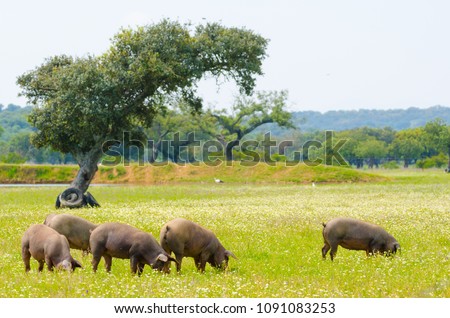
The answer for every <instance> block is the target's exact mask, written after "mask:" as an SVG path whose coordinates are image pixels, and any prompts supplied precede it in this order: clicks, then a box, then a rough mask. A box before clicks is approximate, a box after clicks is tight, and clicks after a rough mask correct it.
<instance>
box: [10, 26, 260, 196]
mask: <svg viewBox="0 0 450 318" xmlns="http://www.w3.org/2000/svg"><path fill="white" fill-rule="evenodd" d="M267 43H268V41H267V40H266V39H265V38H263V37H261V36H260V35H258V34H255V33H254V32H252V31H250V30H247V29H245V28H233V27H231V28H228V27H224V26H222V25H220V24H217V23H208V24H205V25H199V26H196V27H192V26H191V25H188V24H180V23H178V22H172V21H169V20H163V21H161V22H160V23H157V24H152V25H148V26H144V27H139V28H137V29H122V30H121V31H120V32H119V33H117V34H116V35H115V36H114V37H113V39H112V41H111V46H110V48H109V49H108V50H107V51H106V52H105V53H104V54H102V55H100V56H92V55H87V56H84V57H71V56H66V55H60V56H54V57H50V58H48V59H47V60H46V61H45V62H44V63H43V64H42V65H40V66H38V67H37V68H35V69H34V70H31V71H29V72H26V73H25V74H23V75H21V76H20V77H19V78H18V81H17V82H18V84H19V86H20V87H21V88H22V91H21V94H22V95H23V96H26V97H27V98H28V100H29V102H31V103H32V104H33V105H35V107H34V109H33V112H32V114H31V115H30V118H29V119H30V122H31V124H32V125H33V126H34V127H36V128H37V132H36V133H35V134H34V136H33V138H32V142H33V143H34V144H35V145H36V146H38V147H45V146H51V147H52V148H53V149H55V150H58V151H61V152H63V153H71V154H72V155H73V157H74V158H75V159H76V161H77V162H78V165H79V166H80V169H79V172H78V174H77V176H76V178H75V180H74V181H73V182H72V184H71V188H75V189H77V190H78V191H79V192H81V193H85V192H86V190H87V189H88V187H89V184H90V182H91V180H92V178H93V177H94V175H95V173H96V171H97V169H98V168H97V164H98V162H99V160H100V159H101V157H102V156H103V154H104V152H103V150H104V149H102V145H103V144H104V143H105V141H107V140H120V138H121V137H122V135H123V132H124V131H130V132H133V131H137V128H139V127H148V126H150V125H151V123H152V120H153V118H154V117H155V116H156V115H157V114H159V113H160V112H161V110H162V109H164V105H163V103H162V102H161V101H162V100H164V98H165V97H167V96H168V95H170V96H171V97H172V98H173V97H175V98H179V99H180V100H184V101H185V102H187V103H188V104H189V105H190V106H191V107H192V108H193V109H197V110H198V109H200V108H201V106H202V100H201V98H199V97H198V96H197V94H196V87H197V83H198V82H199V80H200V79H202V78H203V77H204V76H213V77H216V78H217V77H224V78H226V79H231V80H234V81H235V82H236V83H237V84H238V86H239V87H240V90H241V92H242V93H246V94H250V93H251V92H252V90H253V88H254V86H255V80H256V78H255V77H256V76H257V75H261V74H262V70H261V65H262V61H263V60H264V58H265V57H266V47H267Z"/></svg>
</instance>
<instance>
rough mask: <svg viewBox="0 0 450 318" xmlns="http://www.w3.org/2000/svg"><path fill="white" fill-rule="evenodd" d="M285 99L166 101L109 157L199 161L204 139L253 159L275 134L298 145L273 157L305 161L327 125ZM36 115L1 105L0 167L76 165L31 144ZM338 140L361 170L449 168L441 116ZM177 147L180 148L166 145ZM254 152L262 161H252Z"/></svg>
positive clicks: (449, 135)
mask: <svg viewBox="0 0 450 318" xmlns="http://www.w3.org/2000/svg"><path fill="white" fill-rule="evenodd" d="M287 100H288V94H287V92H286V91H280V92H257V93H256V94H255V95H253V96H250V97H248V96H245V97H244V96H239V97H237V98H236V101H235V103H234V104H233V106H232V107H230V108H229V109H213V108H210V109H206V110H204V111H203V112H201V113H193V112H192V111H191V110H190V109H189V108H188V107H187V106H184V105H183V104H181V103H173V102H171V101H165V102H166V103H167V104H166V105H167V107H166V110H165V113H164V114H162V115H159V116H157V117H156V118H155V119H154V121H153V124H152V126H151V128H146V129H142V130H141V131H140V132H139V134H131V133H130V134H131V135H124V140H116V142H115V143H112V144H111V145H110V146H111V147H110V149H109V153H110V154H113V155H120V156H121V157H123V160H124V161H121V163H126V162H133V161H136V162H138V161H140V160H141V159H142V157H143V156H146V159H147V160H148V162H149V163H156V162H161V161H164V160H168V161H172V162H180V161H182V162H186V161H187V162H194V161H196V160H197V159H196V158H199V156H198V153H196V152H198V151H200V150H199V148H198V147H197V148H195V147H188V146H189V145H190V144H192V143H198V142H199V141H200V142H202V143H206V142H209V143H211V145H212V146H214V147H212V149H216V150H217V156H216V157H215V158H216V159H217V158H222V159H223V160H231V159H233V160H252V159H254V158H262V157H263V156H264V153H263V150H264V149H263V148H264V146H263V141H264V138H265V137H264V136H265V134H266V133H267V132H268V131H270V132H271V138H273V139H274V142H275V143H276V145H281V144H282V143H283V142H286V141H291V142H292V143H291V144H289V147H281V148H280V147H271V153H270V156H271V159H273V160H274V161H285V160H287V161H289V160H294V157H295V156H296V154H299V153H301V155H304V153H303V151H304V149H303V148H302V147H303V146H304V145H305V143H307V142H308V141H318V142H323V143H324V142H325V133H324V130H325V129H326V128H327V127H322V129H317V130H314V131H305V130H304V129H303V124H302V123H299V121H298V119H296V118H295V116H293V114H292V113H290V112H288V111H287V110H286V107H287ZM30 112H31V107H29V106H28V107H19V106H17V105H12V104H10V105H8V106H7V107H5V106H3V105H1V104H0V162H4V163H25V162H27V163H37V164H39V163H50V164H74V163H75V160H74V159H73V157H72V156H71V155H70V154H62V153H60V152H58V151H54V150H52V149H51V148H50V147H45V148H39V149H38V148H36V147H35V146H33V145H32V143H31V142H30V138H31V135H32V134H33V132H34V131H33V128H32V127H31V126H30V124H29V123H28V121H27V119H28V115H29V114H30ZM386 112H389V111H386ZM430 112H431V111H430V110H428V113H430ZM306 122H307V120H306ZM125 137H126V138H125ZM333 137H334V140H335V142H337V141H338V140H346V142H345V144H344V145H343V146H342V147H341V148H340V149H339V152H340V154H341V155H342V157H343V158H345V160H346V161H347V162H348V163H349V164H350V165H351V166H353V167H356V168H362V167H364V166H367V167H369V168H377V167H380V166H383V167H386V168H390V167H398V166H402V167H405V168H407V167H409V166H410V165H412V164H413V165H415V166H416V167H419V168H429V167H439V168H444V167H445V168H448V166H449V156H450V126H449V125H447V123H446V121H445V120H443V119H441V118H434V119H432V120H429V121H428V122H426V123H425V124H424V125H423V126H419V127H414V128H408V129H401V130H396V129H393V128H391V127H384V128H373V127H368V126H365V127H358V128H352V129H346V130H334V132H333ZM148 140H151V143H148ZM174 141H177V142H178V146H179V147H169V146H168V145H169V144H170V142H172V143H173V142H174ZM119 142H120V144H119ZM242 143H246V144H247V145H250V146H251V147H250V148H246V150H247V152H245V151H240V147H239V145H240V144H242ZM142 145H143V146H144V148H145V149H142V147H141V146H142ZM219 148H221V149H219ZM248 149H251V151H252V153H253V154H259V156H256V155H253V156H249V151H248ZM311 150H312V151H309V153H308V156H310V157H313V158H314V157H320V156H323V155H324V154H323V152H324V151H325V149H324V148H314V147H313V148H312V149H311ZM105 153H108V149H105ZM221 155H222V157H220V156H221ZM302 159H305V158H302Z"/></svg>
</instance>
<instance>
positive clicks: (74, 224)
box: [44, 214, 97, 254]
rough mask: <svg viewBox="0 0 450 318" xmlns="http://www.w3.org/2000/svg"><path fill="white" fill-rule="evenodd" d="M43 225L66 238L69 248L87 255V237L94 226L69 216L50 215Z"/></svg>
mask: <svg viewBox="0 0 450 318" xmlns="http://www.w3.org/2000/svg"><path fill="white" fill-rule="evenodd" d="M44 224H45V225H47V226H49V227H51V228H52V229H54V230H56V231H57V232H58V233H60V234H62V235H64V236H65V237H67V240H68V241H69V245H70V248H74V249H77V250H82V251H83V254H88V253H89V251H90V249H89V237H90V236H91V232H92V231H93V230H94V229H95V228H96V227H97V225H96V224H94V223H91V222H89V221H88V220H85V219H83V218H80V217H78V216H75V215H71V214H50V215H48V216H47V218H46V219H45V222H44Z"/></svg>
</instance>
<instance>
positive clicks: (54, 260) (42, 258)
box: [22, 224, 82, 272]
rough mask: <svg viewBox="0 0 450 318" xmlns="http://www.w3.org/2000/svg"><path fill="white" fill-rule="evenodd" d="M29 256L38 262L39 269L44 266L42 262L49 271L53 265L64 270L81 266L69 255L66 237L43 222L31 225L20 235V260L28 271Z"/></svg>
mask: <svg viewBox="0 0 450 318" xmlns="http://www.w3.org/2000/svg"><path fill="white" fill-rule="evenodd" d="M31 256H33V258H34V259H36V260H37V261H38V262H39V271H42V269H43V268H44V262H45V263H46V264H47V267H48V270H49V271H52V270H53V267H56V268H63V269H66V270H75V268H76V267H82V266H81V264H80V263H79V262H78V261H76V260H74V259H73V257H72V256H71V255H70V247H69V242H68V241H67V238H66V237H65V236H64V235H61V234H59V233H58V232H56V231H55V230H54V229H52V228H50V227H48V226H47V225H44V224H35V225H32V226H31V227H30V228H28V230H26V231H25V233H24V235H23V237H22V260H23V262H24V263H25V271H26V272H28V271H30V258H31Z"/></svg>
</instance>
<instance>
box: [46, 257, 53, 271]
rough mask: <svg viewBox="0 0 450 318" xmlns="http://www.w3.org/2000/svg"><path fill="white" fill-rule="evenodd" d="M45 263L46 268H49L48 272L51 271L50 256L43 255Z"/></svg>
mask: <svg viewBox="0 0 450 318" xmlns="http://www.w3.org/2000/svg"><path fill="white" fill-rule="evenodd" d="M45 263H46V264H47V268H48V270H49V271H50V272H52V271H53V262H52V260H51V259H50V257H48V256H46V257H45Z"/></svg>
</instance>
